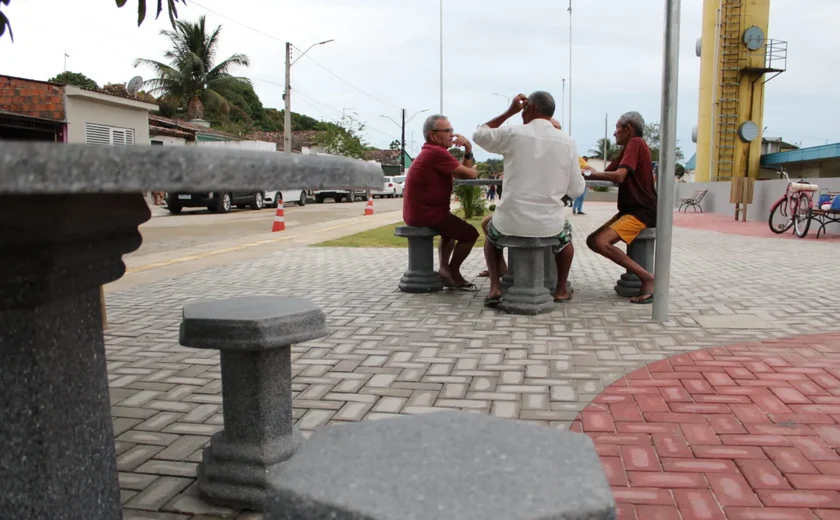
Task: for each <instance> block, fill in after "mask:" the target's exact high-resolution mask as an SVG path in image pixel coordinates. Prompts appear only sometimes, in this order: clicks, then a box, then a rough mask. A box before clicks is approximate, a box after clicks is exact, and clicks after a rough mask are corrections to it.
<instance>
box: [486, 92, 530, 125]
mask: <svg viewBox="0 0 840 520" xmlns="http://www.w3.org/2000/svg"><path fill="white" fill-rule="evenodd" d="M527 102H528V97H527V96H526V95H525V94H518V95H517V96H516V97H515V98H513V102H511V104H510V106H509V107H508V109H507V110H505V111H504V112H502V114H500V115H498V116H496V117H494V118H493V119H491V120H490V121H487V122H486V123H484V124H485V126H489V127H490V128H499V127H500V126H502V125H503V124H505V121H507V120H508V119H510V118H511V117H513V116H515V115H516V114H518V113H519V112H521V111H522V108H523V107H524V106H525V103H527Z"/></svg>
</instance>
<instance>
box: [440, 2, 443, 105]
mask: <svg viewBox="0 0 840 520" xmlns="http://www.w3.org/2000/svg"><path fill="white" fill-rule="evenodd" d="M439 113H440V114H443V0H440V112H439Z"/></svg>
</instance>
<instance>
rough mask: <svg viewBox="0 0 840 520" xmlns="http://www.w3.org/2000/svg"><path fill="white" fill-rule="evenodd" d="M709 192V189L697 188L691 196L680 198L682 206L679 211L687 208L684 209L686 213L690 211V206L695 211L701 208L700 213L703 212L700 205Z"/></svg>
mask: <svg viewBox="0 0 840 520" xmlns="http://www.w3.org/2000/svg"><path fill="white" fill-rule="evenodd" d="M708 192H709V190H697V191H695V192H694V193H693V194H692V195H691V196H690V197H686V198H684V199H680V207H679V209H678V210H677V211H683V208H685V211H683V213H685V212H687V211H688V208H692V210H693V211H695V212H696V211H697V210H698V209H699V210H700V213H703V208H702V206H700V202H701V201H702V200H703V198H704V197H705V196H706V193H708Z"/></svg>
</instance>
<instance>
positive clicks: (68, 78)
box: [0, 0, 99, 90]
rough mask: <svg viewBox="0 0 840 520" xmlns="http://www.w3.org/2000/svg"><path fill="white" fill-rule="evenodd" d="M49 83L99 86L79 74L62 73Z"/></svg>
mask: <svg viewBox="0 0 840 520" xmlns="http://www.w3.org/2000/svg"><path fill="white" fill-rule="evenodd" d="M0 2H2V0H0ZM47 81H49V82H51V83H61V84H62V85H73V86H76V87H82V88H89V89H93V90H98V89H99V85H97V84H96V82H95V81H93V80H92V79H90V78H89V77H87V76H85V75H84V74H82V73H81V72H70V71H69V70H68V71H64V72H62V73H61V74H58V75H56V76H53V77H51V78H50V79H49V80H47Z"/></svg>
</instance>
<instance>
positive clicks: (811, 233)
mask: <svg viewBox="0 0 840 520" xmlns="http://www.w3.org/2000/svg"><path fill="white" fill-rule="evenodd" d="M750 210H751V211H756V210H755V209H753V208H752V207H751V208H750ZM767 216H769V213H767ZM674 225H675V226H679V227H687V228H691V229H701V230H706V231H718V232H720V233H729V234H731V235H742V236H750V237H765V238H784V239H793V240H818V241H819V242H823V241H825V242H840V235H837V234H825V233H820V238H819V239H817V230H818V229H819V224H817V223H816V222H811V228H810V229H809V230H808V234H807V235H805V238H799V237H797V236H796V235H794V234H793V230H790V231H788V232H787V233H783V234H781V235H777V234H775V233H773V232H772V231H770V227H769V226H768V225H767V221H766V220H764V221H761V222H754V221H748V222H739V221H736V220H735V216H734V214H733V215H722V214H719V213H699V212H692V211H691V210H689V211H688V213H679V212H676V213H674Z"/></svg>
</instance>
